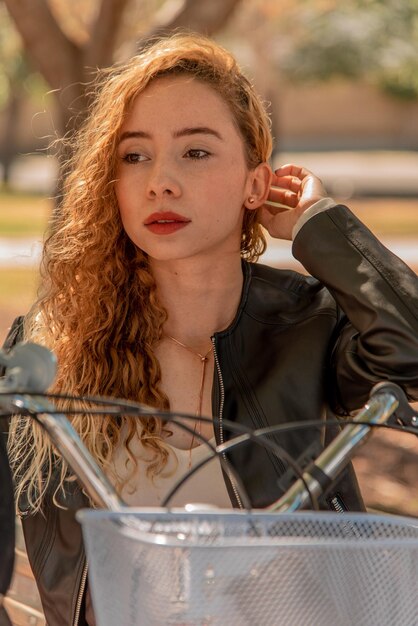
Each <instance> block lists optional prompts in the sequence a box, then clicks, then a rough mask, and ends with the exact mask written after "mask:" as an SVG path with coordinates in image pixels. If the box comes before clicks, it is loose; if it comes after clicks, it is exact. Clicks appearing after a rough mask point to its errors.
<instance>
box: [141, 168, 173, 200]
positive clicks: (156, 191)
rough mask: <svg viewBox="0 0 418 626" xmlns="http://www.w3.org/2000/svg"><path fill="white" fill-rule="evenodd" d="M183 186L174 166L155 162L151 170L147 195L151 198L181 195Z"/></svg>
mask: <svg viewBox="0 0 418 626" xmlns="http://www.w3.org/2000/svg"><path fill="white" fill-rule="evenodd" d="M180 195H181V186H180V182H179V181H178V179H177V177H176V176H175V174H174V172H173V171H172V168H169V166H168V165H167V164H163V163H155V165H154V166H153V167H152V169H151V171H150V176H149V179H148V184H147V196H148V197H149V198H151V199H155V198H163V197H167V196H173V197H176V198H177V197H179V196H180Z"/></svg>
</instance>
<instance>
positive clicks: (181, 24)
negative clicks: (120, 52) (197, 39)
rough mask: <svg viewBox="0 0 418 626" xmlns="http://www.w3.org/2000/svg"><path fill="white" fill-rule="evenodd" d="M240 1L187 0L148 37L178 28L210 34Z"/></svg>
mask: <svg viewBox="0 0 418 626" xmlns="http://www.w3.org/2000/svg"><path fill="white" fill-rule="evenodd" d="M240 2H241V0H185V2H184V3H183V6H182V7H181V9H180V10H179V11H178V12H177V13H176V14H175V15H174V17H172V18H171V19H170V20H169V21H168V22H167V23H165V24H161V26H157V27H156V28H154V29H153V30H152V32H151V33H149V34H148V35H147V37H146V38H147V39H148V37H150V38H152V37H155V36H160V35H166V34H170V33H171V32H173V31H174V30H176V29H183V30H189V31H193V32H197V33H203V34H204V35H207V36H210V35H212V34H213V33H215V32H216V31H217V30H219V29H220V28H221V27H222V26H223V25H224V24H225V23H226V22H227V20H228V19H229V18H230V16H231V15H232V13H233V11H234V10H235V8H236V6H237V5H238V4H239V3H240ZM141 46H142V42H139V46H138V47H139V48H141Z"/></svg>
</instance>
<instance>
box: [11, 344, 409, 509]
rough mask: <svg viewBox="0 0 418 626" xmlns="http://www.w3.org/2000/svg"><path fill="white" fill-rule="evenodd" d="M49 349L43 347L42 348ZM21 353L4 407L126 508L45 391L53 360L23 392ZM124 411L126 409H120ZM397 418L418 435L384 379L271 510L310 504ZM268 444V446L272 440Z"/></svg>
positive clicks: (99, 492) (396, 390) (92, 490)
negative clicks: (34, 426)
mask: <svg viewBox="0 0 418 626" xmlns="http://www.w3.org/2000/svg"><path fill="white" fill-rule="evenodd" d="M25 345H26V346H29V351H30V354H31V356H32V355H35V354H36V357H37V362H36V367H37V369H38V370H39V361H38V357H39V355H41V351H39V350H36V349H34V348H33V346H34V345H36V344H25ZM45 350H46V349H44V348H42V351H45ZM15 351H16V349H15ZM46 352H49V351H46ZM15 354H16V352H15ZM17 355H18V357H19V358H16V356H14V357H13V355H12V356H7V357H5V355H4V353H2V352H1V351H0V363H3V364H5V365H6V368H8V367H9V368H10V367H12V369H11V370H10V371H8V369H6V374H7V375H6V378H5V379H3V381H0V393H1V394H2V395H1V396H0V406H1V404H2V401H1V400H2V398H3V404H5V403H6V406H7V410H9V411H10V412H15V411H16V409H17V410H18V411H19V412H22V411H23V412H25V413H29V414H30V415H31V416H33V417H34V418H35V419H36V420H37V421H38V422H39V424H40V425H41V426H42V427H43V428H44V429H45V430H46V432H47V433H48V435H49V437H50V438H51V440H52V442H53V444H54V445H55V447H56V448H57V449H58V450H59V452H60V453H61V455H62V456H63V458H64V459H65V461H66V462H67V463H68V465H69V466H70V467H71V469H72V471H73V472H74V473H75V475H76V476H77V478H78V479H79V481H80V482H81V484H82V485H83V487H84V489H85V490H86V492H87V493H88V495H89V496H90V498H91V499H92V501H93V502H94V504H95V505H97V506H99V507H101V508H103V507H104V508H107V509H109V510H111V511H118V510H121V509H122V508H124V507H125V506H126V505H125V503H124V502H123V501H122V500H121V498H120V497H119V496H118V494H117V493H116V491H115V489H114V488H113V486H112V485H111V483H110V482H109V480H108V479H107V477H106V476H105V474H104V473H103V472H102V470H101V469H100V468H99V467H98V465H97V464H96V462H95V461H94V459H93V457H92V456H91V455H90V453H89V452H88V450H87V449H86V447H85V446H84V444H83V443H82V441H81V439H80V437H79V436H78V434H77V433H76V431H75V430H74V428H73V426H72V425H71V423H70V422H69V420H68V419H67V417H66V416H65V415H64V414H63V413H60V412H57V411H56V408H55V406H54V404H53V403H52V402H50V401H49V400H47V399H45V398H44V397H42V396H41V395H39V394H41V393H42V391H44V389H43V388H42V386H45V385H46V383H47V381H48V385H47V386H49V384H50V383H51V381H50V373H49V372H50V370H51V366H50V364H49V363H48V375H45V376H43V375H42V372H40V374H39V372H38V373H37V376H36V381H35V383H34V384H32V385H28V386H29V387H30V386H31V387H32V388H31V389H30V390H29V391H30V393H22V392H23V389H22V387H24V386H25V384H27V381H32V380H35V378H34V377H33V376H32V375H31V373H28V372H27V369H28V366H27V365H26V369H25V363H26V359H25V358H22V356H23V357H25V351H24V350H23V349H22V346H19V347H17ZM41 356H42V355H41ZM27 362H28V363H29V368H30V367H31V366H32V364H33V360H32V358H31V359H28V360H27ZM34 388H36V391H35V389H34ZM116 404H117V402H116V401H115V405H116ZM129 406H130V407H131V408H132V409H134V408H136V409H137V414H142V415H144V414H148V415H149V414H152V413H153V409H151V408H150V407H144V406H143V405H139V404H136V403H133V402H130V403H129ZM119 412H122V411H120V410H119ZM154 412H155V411H154ZM395 412H396V414H395ZM391 419H395V420H398V421H400V422H401V423H402V424H404V425H406V426H411V427H412V428H417V434H418V415H417V414H416V413H415V412H414V411H413V409H412V407H410V405H409V404H408V401H407V399H406V396H405V394H404V392H403V391H402V390H401V389H400V387H398V386H397V385H395V384H394V383H387V382H383V383H379V384H377V385H375V387H373V389H372V391H371V394H370V398H369V401H368V403H367V404H366V405H365V406H364V407H363V409H362V410H361V411H360V412H359V413H358V414H357V416H356V417H355V418H354V420H353V421H354V422H362V423H361V424H360V423H358V424H356V423H351V424H348V425H346V426H345V427H343V428H342V430H341V432H340V433H339V435H337V437H336V438H335V439H334V440H333V441H331V443H330V444H329V445H328V446H327V447H326V448H325V449H324V450H323V452H322V453H321V454H320V456H319V457H318V458H317V459H316V460H315V461H314V462H313V463H312V464H311V465H310V466H309V467H308V468H307V469H306V470H305V471H303V472H300V475H299V478H298V479H297V480H296V481H295V483H294V484H293V485H292V486H291V487H290V488H289V489H288V490H287V491H286V493H285V494H284V495H283V496H282V497H281V498H280V499H279V500H278V501H277V502H275V503H274V504H272V505H270V507H268V509H269V510H271V511H280V512H283V511H288V512H291V511H296V510H298V509H300V508H303V507H304V506H306V504H308V502H309V501H310V500H312V496H314V497H317V496H319V495H321V494H322V493H323V492H324V491H325V490H326V489H327V487H329V485H330V484H331V483H332V481H333V480H334V479H335V478H336V477H337V475H338V474H339V473H340V472H341V470H342V469H344V467H345V466H346V465H347V464H348V463H349V461H350V460H351V458H352V457H353V455H354V452H355V450H356V449H357V448H358V446H359V445H361V444H362V443H363V442H364V441H365V440H366V438H367V437H368V436H369V434H370V431H371V426H373V425H377V424H387V423H389V420H391ZM241 432H243V430H241ZM249 438H250V439H251V433H247V438H245V434H244V438H243V437H240V439H241V440H242V441H244V440H248V439H249ZM253 438H254V436H253ZM233 442H234V440H233V439H232V440H230V441H229V442H228V447H230V446H231V444H232V445H233ZM265 445H267V441H266V442H265ZM223 447H225V446H223ZM223 447H222V446H217V447H216V448H215V449H214V452H215V453H216V454H218V455H219V458H221V456H220V455H221V454H222V453H223V451H224V450H223ZM212 456H213V454H212ZM210 458H211V456H209V457H208V460H209V459H210Z"/></svg>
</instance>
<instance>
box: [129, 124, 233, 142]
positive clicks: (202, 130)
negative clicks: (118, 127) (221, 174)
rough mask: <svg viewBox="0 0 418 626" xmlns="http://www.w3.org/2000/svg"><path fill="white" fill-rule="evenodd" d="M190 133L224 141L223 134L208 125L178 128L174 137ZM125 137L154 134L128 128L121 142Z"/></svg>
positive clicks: (140, 136) (148, 136)
mask: <svg viewBox="0 0 418 626" xmlns="http://www.w3.org/2000/svg"><path fill="white" fill-rule="evenodd" d="M190 135H212V137H216V138H217V139H219V140H220V141H223V137H222V135H221V134H220V133H218V131H217V130H214V129H213V128H209V127H208V126H190V127H186V128H181V129H180V130H176V131H174V133H173V137H174V139H178V138H179V137H187V136H190ZM125 139H152V134H151V133H147V132H145V131H143V130H127V131H125V132H124V133H122V134H121V136H120V139H119V143H121V142H122V141H125Z"/></svg>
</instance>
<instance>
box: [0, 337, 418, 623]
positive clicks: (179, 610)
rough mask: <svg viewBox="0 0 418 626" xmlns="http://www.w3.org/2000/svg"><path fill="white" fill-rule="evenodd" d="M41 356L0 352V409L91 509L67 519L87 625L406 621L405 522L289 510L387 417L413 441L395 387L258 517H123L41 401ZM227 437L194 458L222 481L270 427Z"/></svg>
mask: <svg viewBox="0 0 418 626" xmlns="http://www.w3.org/2000/svg"><path fill="white" fill-rule="evenodd" d="M28 346H29V347H28ZM28 351H29V352H28ZM22 353H24V358H22ZM45 355H46V353H45V349H44V348H41V347H40V346H35V345H34V344H26V347H19V346H17V347H16V348H15V349H14V351H13V353H12V354H11V355H10V356H7V357H3V362H4V361H6V362H5V365H6V367H7V376H6V378H5V380H4V381H3V383H2V387H1V388H0V391H2V395H1V396H0V398H2V402H3V405H4V404H5V403H6V405H7V410H8V411H10V410H14V411H16V410H17V411H19V412H24V413H26V414H30V415H31V416H32V417H33V418H34V419H36V420H37V421H38V422H39V423H40V424H41V425H42V426H43V427H44V428H45V429H46V431H47V432H48V433H49V435H50V437H51V439H52V441H53V442H54V444H55V445H56V447H57V449H58V450H59V452H60V453H61V454H62V455H63V457H64V458H65V460H66V461H67V463H68V464H69V465H70V467H71V468H72V470H73V472H74V473H75V475H76V476H77V477H78V479H79V480H80V482H81V484H82V485H83V487H84V489H85V490H86V491H87V493H88V495H89V496H90V498H91V500H92V502H93V503H94V504H95V505H96V506H99V507H102V510H94V509H92V510H84V511H80V512H79V513H78V519H79V520H80V522H81V524H82V526H83V534H84V538H85V543H86V551H87V556H88V560H89V563H90V566H89V567H90V574H91V577H90V578H91V584H92V597H93V604H94V607H95V613H96V617H97V621H98V624H102V625H103V626H110V625H111V624H112V625H113V624H115V623H118V624H126V625H127V626H128V625H131V624H132V625H135V626H151V625H152V626H156V625H163V624H164V625H171V626H180V625H181V626H184V625H185V624H187V626H198V625H199V626H203V625H209V624H211V625H212V624H213V625H215V624H216V625H226V624H228V626H229V625H235V624H237V625H238V624H239V625H240V626H244V625H246V624H248V626H250V625H254V624H262V625H263V626H268V625H270V624H271V625H275V624H286V625H287V624H295V626H296V625H300V624H305V623H306V624H311V623H312V624H315V626H317V625H320V626H328V625H329V626H331V624H332V625H333V626H334V624H336V623H338V624H344V625H345V624H347V625H348V624H376V625H377V624H379V625H381V624H387V625H388V626H389V624H395V623H396V624H398V623H401V624H403V625H404V624H411V625H412V624H416V623H417V622H416V620H417V615H418V593H417V591H418V568H417V563H418V558H417V557H418V520H414V519H412V518H411V519H409V518H402V517H395V516H383V515H370V514H355V515H354V514H348V513H344V515H335V514H334V513H319V512H309V513H307V512H302V511H301V510H302V509H303V508H304V507H306V506H307V505H312V508H315V504H316V498H317V497H318V496H319V495H320V493H322V491H323V490H324V489H326V488H327V487H328V486H329V484H330V483H332V481H333V480H334V479H335V478H336V476H337V475H338V474H339V472H340V471H341V470H342V469H343V467H344V466H345V465H346V464H347V463H348V462H349V460H350V459H351V457H352V456H353V453H354V451H355V450H356V449H357V448H358V446H359V445H360V444H361V443H362V442H363V441H364V440H365V439H366V438H367V437H368V435H369V434H370V431H371V429H372V428H373V427H378V426H385V427H388V426H389V425H391V426H392V427H394V426H395V423H397V422H400V424H401V425H402V426H400V427H401V428H402V429H403V430H404V431H407V432H411V433H414V434H418V415H417V414H416V413H415V412H414V411H413V410H412V408H411V407H410V406H409V404H408V403H407V401H406V398H405V396H404V394H403V392H402V390H401V389H400V388H398V387H397V386H396V385H393V384H391V383H380V384H378V385H377V386H376V387H375V388H374V389H373V390H372V393H371V395H370V398H369V401H368V403H367V404H366V405H365V406H364V407H363V409H362V410H361V411H360V412H359V413H358V414H357V415H356V417H355V418H354V419H353V420H351V421H350V423H349V424H348V425H346V426H345V427H343V428H342V430H341V432H340V434H339V435H337V437H336V438H335V439H334V440H333V442H331V444H330V445H329V446H328V447H327V448H325V449H324V451H323V452H322V453H321V454H320V456H319V457H318V458H317V459H316V460H315V461H314V463H313V464H312V465H311V466H310V467H308V468H307V469H305V470H304V471H301V470H300V469H298V468H297V467H293V469H294V470H295V471H296V473H297V474H298V476H299V477H298V479H297V480H296V481H295V482H294V484H293V485H292V486H291V487H290V488H289V489H288V490H287V491H286V493H285V494H284V495H283V496H282V497H281V498H280V499H279V500H278V501H277V502H276V503H274V504H273V505H272V506H271V507H269V509H267V510H262V511H251V510H250V509H249V507H247V510H244V511H233V512H230V511H228V512H225V511H220V510H216V509H213V510H205V511H202V510H199V509H196V508H193V507H189V508H187V507H186V510H169V509H167V508H161V509H152V510H146V509H130V508H129V507H126V506H125V504H124V503H123V501H122V500H121V499H120V498H119V496H118V495H117V493H116V492H115V490H114V489H113V487H112V485H111V484H110V483H109V481H108V479H107V478H106V476H105V475H104V474H103V473H102V472H101V470H100V469H99V468H98V466H97V465H96V463H95V462H94V460H93V459H92V458H91V456H90V455H89V453H88V452H87V450H86V449H85V448H84V446H83V444H82V443H81V441H80V439H79V438H78V435H77V434H76V433H75V431H74V430H73V428H72V426H71V424H70V422H69V421H68V419H67V418H66V416H65V415H63V414H61V413H59V412H57V409H56V407H55V405H54V404H53V403H52V402H51V397H48V398H47V397H46V395H45V393H44V392H45V389H47V388H48V387H49V385H50V384H51V382H52V380H53V377H54V368H55V364H54V362H53V359H52V360H51V357H49V356H48V358H47V359H46V360H45ZM46 362H48V364H47V365H45V363H46ZM0 363H1V360H0ZM73 400H74V401H76V400H77V398H73ZM88 400H89V402H90V403H96V405H97V406H100V407H105V408H100V409H99V412H100V413H102V414H103V412H105V411H106V414H109V413H111V414H113V415H118V414H120V413H122V412H123V414H125V415H126V414H131V415H136V416H139V415H147V414H152V415H156V411H155V409H152V408H150V407H147V406H144V405H139V404H136V403H134V402H126V401H124V400H116V399H108V398H107V399H105V398H88ZM89 412H91V411H89ZM161 415H162V416H163V417H164V418H166V419H169V418H170V416H171V414H169V413H167V412H161ZM171 417H172V416H171ZM183 417H184V416H183ZM189 417H190V416H189ZM224 425H225V422H224ZM306 425H308V426H312V423H309V424H306V423H305V427H306ZM230 426H231V428H233V427H234V426H233V425H230ZM289 427H290V426H289ZM298 427H302V426H301V425H298ZM186 428H187V426H186ZM280 428H283V426H281V427H277V428H276V429H275V430H276V431H278V430H279V429H280ZM238 430H239V432H238V434H237V435H236V436H235V437H233V438H232V439H231V440H230V441H228V442H227V443H225V444H222V445H221V446H216V447H212V449H211V450H210V454H208V459H210V458H211V457H212V456H213V455H214V454H216V455H218V456H219V459H220V461H221V463H222V465H223V469H224V471H225V472H226V473H227V474H228V473H231V472H232V473H233V468H232V467H231V466H230V465H229V464H228V462H227V460H226V456H225V453H226V452H227V451H228V449H230V448H232V447H233V446H235V445H245V444H246V443H248V442H249V441H253V442H256V443H258V444H259V445H268V446H270V448H271V447H272V445H273V444H271V442H269V440H268V439H267V438H266V436H267V435H268V434H271V433H272V432H273V430H274V429H272V428H270V429H263V430H262V431H261V430H260V431H246V430H245V429H243V428H242V427H240V428H239V429H238ZM273 447H274V445H273ZM281 452H282V451H280V450H277V449H276V453H281ZM290 463H291V461H290ZM198 469H199V468H193V469H192V470H191V472H192V471H193V472H194V471H198ZM235 478H236V479H238V484H239V477H236V476H235ZM181 482H182V481H180V482H179V483H178V484H177V485H176V486H175V488H174V489H173V490H172V492H171V493H170V494H168V495H167V497H166V501H165V502H164V505H168V504H169V501H170V499H171V497H172V495H173V494H174V492H175V491H176V489H177V488H179V486H180V485H181ZM241 488H242V486H241ZM241 495H242V500H243V502H244V504H245V502H248V498H246V496H245V493H244V492H243V493H242V494H241ZM115 579H117V580H118V581H119V585H118V588H119V593H118V596H117V597H116V598H115V595H114V593H113V592H112V590H113V586H112V585H113V581H114V580H115ZM301 589H303V593H301ZM277 590H280V593H277Z"/></svg>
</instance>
